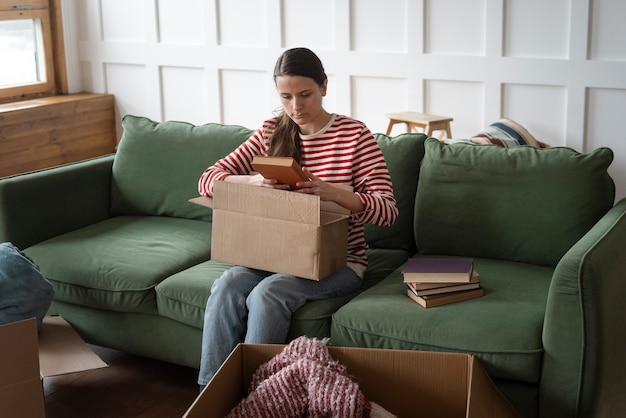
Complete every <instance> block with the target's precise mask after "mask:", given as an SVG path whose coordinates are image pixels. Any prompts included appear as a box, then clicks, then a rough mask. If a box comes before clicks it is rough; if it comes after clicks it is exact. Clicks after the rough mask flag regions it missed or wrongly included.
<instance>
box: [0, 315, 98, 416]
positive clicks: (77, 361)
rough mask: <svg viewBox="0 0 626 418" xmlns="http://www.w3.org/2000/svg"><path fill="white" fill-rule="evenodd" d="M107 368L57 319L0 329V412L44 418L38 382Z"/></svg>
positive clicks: (28, 322) (70, 329) (58, 317)
mask: <svg viewBox="0 0 626 418" xmlns="http://www.w3.org/2000/svg"><path fill="white" fill-rule="evenodd" d="M101 367H107V364H106V363H105V362H103V361H102V360H101V359H100V357H98V356H97V355H96V354H95V353H94V352H93V351H92V350H91V349H90V348H89V347H88V346H87V344H85V342H84V341H83V340H82V339H81V338H80V336H79V335H78V334H77V333H76V331H74V329H72V327H71V326H70V325H69V324H68V323H67V322H66V321H65V320H64V319H63V318H61V317H60V316H54V317H46V318H45V319H44V321H43V324H42V327H41V330H40V331H39V333H37V321H36V320H35V318H31V319H27V320H24V321H18V322H13V323H10V324H6V325H1V326H0V371H1V372H0V411H1V414H2V416H7V417H11V418H45V416H46V414H45V404H44V394H43V386H42V379H43V378H45V377H50V376H56V375H61V374H67V373H75V372H80V371H84V370H91V369H97V368H101Z"/></svg>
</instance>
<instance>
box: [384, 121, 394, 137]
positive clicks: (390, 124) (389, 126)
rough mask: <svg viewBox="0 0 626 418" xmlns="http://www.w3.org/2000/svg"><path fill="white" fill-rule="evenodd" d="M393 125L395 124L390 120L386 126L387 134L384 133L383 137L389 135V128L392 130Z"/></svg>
mask: <svg viewBox="0 0 626 418" xmlns="http://www.w3.org/2000/svg"><path fill="white" fill-rule="evenodd" d="M394 124H395V122H394V121H393V120H392V119H390V120H389V124H388V125H387V132H385V135H387V136H389V134H390V133H391V128H393V125H394Z"/></svg>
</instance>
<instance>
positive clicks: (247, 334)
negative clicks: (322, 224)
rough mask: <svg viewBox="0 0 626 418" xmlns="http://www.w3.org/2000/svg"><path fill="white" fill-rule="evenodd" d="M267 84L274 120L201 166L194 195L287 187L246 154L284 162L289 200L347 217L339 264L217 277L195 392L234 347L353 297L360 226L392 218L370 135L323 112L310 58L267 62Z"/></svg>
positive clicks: (323, 82)
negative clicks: (335, 209)
mask: <svg viewBox="0 0 626 418" xmlns="http://www.w3.org/2000/svg"><path fill="white" fill-rule="evenodd" d="M274 82H275V84H276V89H277V91H278V95H279V96H280V100H281V103H282V105H283V111H282V113H281V114H280V115H279V116H277V117H274V118H272V119H268V120H266V121H265V122H264V123H263V125H262V126H261V128H260V129H259V130H257V131H256V132H255V133H254V134H253V135H252V136H251V137H250V138H249V139H248V140H247V141H246V142H244V143H243V144H242V145H241V146H239V147H238V148H237V149H236V150H235V151H233V152H232V153H231V154H229V155H228V156H226V157H225V158H223V159H221V160H219V161H217V162H216V163H215V164H214V165H212V166H211V167H209V168H207V169H206V171H205V172H204V173H203V175H202V176H201V178H200V181H199V185H198V188H199V192H200V194H202V195H206V196H211V195H212V193H213V184H214V182H215V181H218V180H223V181H227V182H240V183H246V184H251V185H257V186H260V187H271V188H275V189H289V186H288V185H285V184H280V183H278V182H277V181H276V180H274V179H265V178H263V177H262V176H261V175H260V174H255V173H254V172H253V168H252V165H251V162H252V158H253V157H254V156H255V155H276V156H292V157H294V158H295V159H296V161H298V162H299V163H300V165H301V166H302V168H303V171H304V173H305V174H306V175H307V176H308V177H309V179H310V180H309V181H303V182H299V183H298V184H297V186H298V188H297V189H296V190H294V191H293V192H292V193H310V194H315V195H318V196H320V199H321V200H324V201H333V202H336V203H338V204H339V205H341V206H343V207H345V208H347V209H349V210H350V211H351V213H352V216H351V219H350V222H349V227H348V243H347V244H348V247H347V248H348V256H347V266H346V267H345V268H344V269H342V270H341V271H339V272H337V273H335V274H332V275H331V276H329V277H326V278H324V279H322V280H320V281H313V280H307V279H302V278H297V277H294V276H289V275H286V274H276V273H273V272H267V271H259V270H254V269H249V268H246V267H241V266H235V267H232V268H231V269H229V270H227V271H226V272H225V273H224V274H223V275H222V276H221V277H220V278H219V279H218V280H216V281H215V282H214V284H213V286H212V288H211V296H210V297H209V299H208V301H207V305H206V312H205V316H204V331H203V338H202V359H201V365H200V373H199V376H198V383H199V384H200V386H201V387H202V386H204V385H206V384H207V383H208V382H209V380H210V379H211V377H213V374H214V373H215V372H216V371H217V369H218V368H219V367H220V365H221V364H222V363H223V361H224V360H225V359H226V357H227V356H228V354H229V353H230V352H231V350H232V349H233V348H235V346H236V345H237V344H238V343H239V342H246V343H253V344H261V343H264V344H272V343H281V344H283V343H285V342H286V338H287V332H288V330H289V325H290V321H291V314H292V313H293V312H294V311H296V310H297V309H298V308H299V307H300V306H302V305H303V304H305V303H306V302H307V301H311V300H319V299H325V298H331V297H337V296H342V295H346V294H349V293H352V292H354V291H356V290H357V289H359V287H360V285H361V279H362V277H363V272H364V271H365V268H366V267H367V257H366V255H365V250H366V243H365V238H364V234H363V226H364V225H365V224H366V223H372V224H376V225H391V224H393V222H394V221H395V219H396V217H397V215H398V209H397V206H396V201H395V198H394V196H393V188H392V184H391V178H390V177H389V172H388V170H387V166H386V164H385V160H384V158H383V155H382V153H381V151H380V148H379V147H378V144H377V143H376V141H375V139H374V137H373V135H372V133H371V132H370V131H369V129H368V128H367V127H366V126H365V124H363V123H362V122H359V121H357V120H354V119H352V118H349V117H346V116H342V115H337V114H331V113H328V112H327V111H326V110H325V109H324V108H323V106H322V99H323V97H324V96H325V95H326V89H327V85H328V79H327V77H326V74H325V72H324V67H323V65H322V62H321V61H320V59H319V58H318V57H317V55H315V54H314V53H313V52H312V51H310V50H309V49H306V48H294V49H290V50H287V51H285V52H284V53H283V54H282V55H281V56H280V57H279V58H278V61H277V62H276V66H275V68H274ZM336 184H344V185H350V186H352V187H353V190H354V191H353V192H350V191H347V190H344V189H341V188H339V187H335V185H336Z"/></svg>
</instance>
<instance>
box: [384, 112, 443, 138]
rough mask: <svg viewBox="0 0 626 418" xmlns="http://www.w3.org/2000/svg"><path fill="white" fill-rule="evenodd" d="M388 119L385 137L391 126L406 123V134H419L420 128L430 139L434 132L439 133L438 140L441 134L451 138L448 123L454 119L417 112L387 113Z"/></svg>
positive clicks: (441, 136)
mask: <svg viewBox="0 0 626 418" xmlns="http://www.w3.org/2000/svg"><path fill="white" fill-rule="evenodd" d="M386 116H387V117H388V118H389V125H388V126H387V133H386V134H387V135H389V134H390V133H391V129H392V128H393V125H395V124H397V123H406V131H407V132H419V131H418V130H417V129H418V128H420V129H422V130H423V131H424V133H425V134H426V135H428V136H429V137H431V136H432V135H433V132H434V131H440V133H439V136H438V137H437V138H438V139H440V140H441V139H442V138H443V134H444V132H445V134H446V135H447V137H448V138H452V130H451V129H450V122H452V121H453V120H454V119H453V118H450V117H448V116H437V115H429V114H426V113H418V112H400V113H388V114H387V115H386Z"/></svg>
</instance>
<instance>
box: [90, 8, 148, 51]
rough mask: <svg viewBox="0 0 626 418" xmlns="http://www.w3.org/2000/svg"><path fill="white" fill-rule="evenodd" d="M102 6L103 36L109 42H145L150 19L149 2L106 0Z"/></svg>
mask: <svg viewBox="0 0 626 418" xmlns="http://www.w3.org/2000/svg"><path fill="white" fill-rule="evenodd" d="M101 4H102V36H103V38H104V40H105V41H107V42H143V41H145V40H146V33H147V32H146V26H147V24H148V20H147V19H145V18H146V17H150V13H149V10H150V9H149V7H148V5H149V2H148V0H141V1H137V0H136V1H127V0H106V1H103V2H101Z"/></svg>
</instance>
